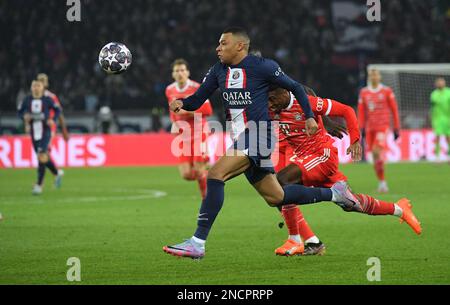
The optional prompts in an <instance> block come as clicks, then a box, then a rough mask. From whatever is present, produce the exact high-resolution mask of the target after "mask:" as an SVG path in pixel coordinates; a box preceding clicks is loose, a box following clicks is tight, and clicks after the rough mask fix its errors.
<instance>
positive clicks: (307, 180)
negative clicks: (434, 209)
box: [269, 88, 421, 256]
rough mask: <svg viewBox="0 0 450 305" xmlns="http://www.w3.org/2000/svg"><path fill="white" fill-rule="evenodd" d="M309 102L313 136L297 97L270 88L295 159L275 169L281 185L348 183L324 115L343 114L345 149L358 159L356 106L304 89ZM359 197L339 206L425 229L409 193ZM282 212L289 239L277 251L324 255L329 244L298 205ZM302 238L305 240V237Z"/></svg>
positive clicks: (271, 101)
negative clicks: (347, 141) (391, 198)
mask: <svg viewBox="0 0 450 305" xmlns="http://www.w3.org/2000/svg"><path fill="white" fill-rule="evenodd" d="M306 92H307V93H308V98H309V102H310V104H311V108H312V110H313V112H314V114H315V118H316V120H317V122H318V126H319V130H318V132H316V133H315V134H314V135H312V136H311V137H308V136H307V135H306V134H305V131H304V130H305V127H304V126H305V116H304V113H303V110H302V108H301V107H300V105H299V103H298V102H297V100H296V99H295V98H294V96H293V95H292V94H290V92H289V91H287V90H285V89H282V88H277V89H273V90H271V91H270V92H269V107H270V110H271V116H272V118H273V119H274V120H278V121H279V125H280V128H279V138H280V140H281V142H286V143H287V145H288V146H289V147H290V148H291V151H292V152H293V153H292V156H291V157H290V159H289V161H290V162H291V163H290V164H289V165H288V166H287V167H285V168H283V169H282V170H281V171H280V172H278V173H277V179H278V181H279V182H280V184H281V185H288V184H292V183H301V184H303V185H305V186H313V187H331V186H332V185H334V184H335V183H338V182H343V183H347V177H346V176H345V175H344V174H343V173H342V172H341V171H339V157H338V150H337V148H336V147H335V146H334V145H333V144H334V140H333V138H331V137H330V136H329V135H328V134H327V133H326V130H325V127H324V124H323V117H324V116H335V117H342V118H344V119H345V121H346V123H347V128H348V133H349V136H350V146H349V148H348V149H347V154H350V155H351V157H352V159H353V160H354V161H359V160H360V159H361V153H362V148H361V145H360V134H359V129H358V121H357V118H356V114H355V111H354V110H353V109H352V108H351V107H349V106H347V105H344V104H342V103H339V102H337V101H334V100H330V99H324V98H320V97H317V96H315V94H314V92H313V91H311V90H310V89H306ZM355 196H356V198H357V199H358V201H359V202H357V204H355V205H352V206H349V205H342V204H339V206H341V207H342V208H343V209H344V211H347V212H359V213H364V214H368V215H394V216H397V217H400V218H401V220H402V221H406V222H407V223H408V225H410V226H411V228H412V229H413V230H414V232H416V233H417V234H420V233H421V227H420V223H419V221H418V220H417V218H416V217H415V216H414V214H413V212H412V210H411V204H410V203H409V200H408V199H405V198H403V199H400V200H399V201H398V202H397V203H391V202H384V201H381V200H378V199H375V198H373V197H371V196H369V195H365V194H356V195H355ZM281 211H282V215H283V218H284V219H285V222H286V225H287V227H288V231H289V238H288V240H287V241H286V242H285V243H284V244H283V245H282V246H281V247H279V248H277V249H276V250H275V253H276V254H277V255H283V256H291V255H298V254H303V247H305V251H304V254H306V255H314V254H318V255H321V254H323V252H324V251H325V246H324V245H323V244H322V243H321V242H320V240H319V239H318V238H317V236H316V235H315V234H314V233H313V231H312V230H311V228H310V227H309V225H308V223H307V222H306V220H305V219H304V217H303V215H302V213H301V211H300V209H299V208H298V207H297V206H296V205H295V204H292V205H284V206H283V207H282V210H281ZM300 238H302V239H303V241H304V245H303V243H302V240H301V239H300Z"/></svg>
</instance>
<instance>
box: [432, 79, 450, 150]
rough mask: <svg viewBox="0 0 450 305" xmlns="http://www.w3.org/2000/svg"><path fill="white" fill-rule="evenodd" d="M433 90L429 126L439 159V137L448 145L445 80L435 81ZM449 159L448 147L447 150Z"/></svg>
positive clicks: (449, 106)
mask: <svg viewBox="0 0 450 305" xmlns="http://www.w3.org/2000/svg"><path fill="white" fill-rule="evenodd" d="M434 86H435V87H436V89H435V90H433V92H432V93H431V97H430V101H431V124H432V126H433V130H434V133H435V135H436V156H437V157H439V154H440V152H441V146H440V143H439V140H440V137H441V136H445V138H446V140H447V145H448V146H449V145H450V88H449V87H447V86H446V84H445V79H444V78H443V77H439V78H437V79H436V81H435V83H434ZM447 155H448V157H449V158H450V147H449V148H448V149H447Z"/></svg>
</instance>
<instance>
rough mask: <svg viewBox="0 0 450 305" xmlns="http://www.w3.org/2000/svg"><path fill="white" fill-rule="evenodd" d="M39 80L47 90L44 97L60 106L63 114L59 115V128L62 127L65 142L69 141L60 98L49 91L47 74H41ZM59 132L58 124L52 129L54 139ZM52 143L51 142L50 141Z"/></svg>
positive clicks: (38, 76)
mask: <svg viewBox="0 0 450 305" xmlns="http://www.w3.org/2000/svg"><path fill="white" fill-rule="evenodd" d="M37 80H38V81H40V82H42V84H44V89H45V91H44V95H45V96H48V97H49V98H51V99H52V101H53V103H55V104H56V105H58V106H59V108H60V109H61V113H60V115H59V119H58V123H59V126H60V127H61V133H62V136H63V138H64V140H65V141H68V140H69V131H68V130H67V125H66V120H65V117H64V114H63V112H62V110H63V108H62V105H61V102H60V100H59V98H58V96H57V95H56V94H54V93H53V92H51V91H50V90H48V86H49V82H48V76H47V74H45V73H39V74H38V75H37ZM53 115H54V113H53V112H51V116H53ZM57 130H58V126H57V125H56V124H55V125H53V127H52V139H53V138H54V136H55V135H56V132H57ZM50 143H51V141H50Z"/></svg>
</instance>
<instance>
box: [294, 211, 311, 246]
mask: <svg viewBox="0 0 450 305" xmlns="http://www.w3.org/2000/svg"><path fill="white" fill-rule="evenodd" d="M297 210H298V215H299V218H298V232H299V233H300V236H301V237H302V239H303V240H304V241H305V240H308V239H310V238H311V237H313V236H316V234H314V232H313V231H312V230H311V228H310V227H309V225H308V223H307V222H306V219H305V218H304V217H303V213H302V211H300V209H298V208H297Z"/></svg>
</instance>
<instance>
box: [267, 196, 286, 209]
mask: <svg viewBox="0 0 450 305" xmlns="http://www.w3.org/2000/svg"><path fill="white" fill-rule="evenodd" d="M264 200H265V201H266V202H267V204H268V205H269V206H271V207H277V206H279V205H280V204H281V202H282V201H283V198H280V197H279V196H273V195H266V196H264Z"/></svg>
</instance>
